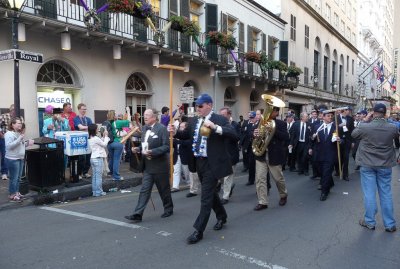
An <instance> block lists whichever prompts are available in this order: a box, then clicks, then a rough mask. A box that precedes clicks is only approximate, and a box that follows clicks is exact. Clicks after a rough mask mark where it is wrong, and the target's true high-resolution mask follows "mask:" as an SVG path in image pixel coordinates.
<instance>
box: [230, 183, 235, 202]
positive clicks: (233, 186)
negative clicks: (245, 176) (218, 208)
mask: <svg viewBox="0 0 400 269" xmlns="http://www.w3.org/2000/svg"><path fill="white" fill-rule="evenodd" d="M234 188H235V183H233V184H232V187H231V191H230V192H229V198H230V197H231V196H232V193H233V189H234Z"/></svg>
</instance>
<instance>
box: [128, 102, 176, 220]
mask: <svg viewBox="0 0 400 269" xmlns="http://www.w3.org/2000/svg"><path fill="white" fill-rule="evenodd" d="M144 122H145V124H146V126H145V128H144V130H143V131H142V140H141V141H142V144H141V146H140V147H135V148H132V151H133V152H135V153H137V152H140V151H141V152H142V156H143V161H144V170H143V179H142V188H141V190H140V195H139V200H138V203H137V205H136V208H135V210H134V212H133V214H132V215H129V216H125V218H126V219H129V220H131V221H133V222H141V221H142V216H143V212H144V210H145V208H146V205H147V203H148V201H149V199H150V197H151V190H152V189H153V185H154V183H155V184H156V186H157V190H158V193H159V194H160V197H161V200H162V203H163V206H164V214H162V215H161V217H162V218H166V217H169V216H171V215H172V214H173V208H174V206H173V203H172V198H171V190H170V185H169V180H168V179H169V156H168V154H169V135H168V131H167V128H166V127H165V126H163V125H162V124H160V123H158V122H157V112H156V111H155V110H154V109H147V110H146V111H145V112H144Z"/></svg>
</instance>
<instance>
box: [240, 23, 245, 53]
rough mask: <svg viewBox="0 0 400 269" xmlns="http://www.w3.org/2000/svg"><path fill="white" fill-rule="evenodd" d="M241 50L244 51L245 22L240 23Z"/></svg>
mask: <svg viewBox="0 0 400 269" xmlns="http://www.w3.org/2000/svg"><path fill="white" fill-rule="evenodd" d="M239 51H240V52H244V23H243V22H240V23H239Z"/></svg>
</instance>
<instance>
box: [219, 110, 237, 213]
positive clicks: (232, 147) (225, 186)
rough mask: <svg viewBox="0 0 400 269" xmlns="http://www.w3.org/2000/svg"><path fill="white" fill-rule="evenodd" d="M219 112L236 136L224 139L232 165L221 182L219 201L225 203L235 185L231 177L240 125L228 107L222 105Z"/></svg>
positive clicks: (235, 158) (235, 160)
mask: <svg viewBox="0 0 400 269" xmlns="http://www.w3.org/2000/svg"><path fill="white" fill-rule="evenodd" d="M219 114H220V115H222V116H224V117H225V118H226V119H227V120H228V122H229V124H230V125H231V126H232V128H233V129H234V130H235V132H236V138H228V139H225V146H226V149H227V151H228V154H229V157H230V160H231V165H232V171H233V173H232V174H230V175H229V176H226V177H224V182H223V183H222V191H223V194H222V199H221V203H222V204H223V205H224V204H227V203H228V201H229V198H230V197H231V195H232V191H233V188H234V187H235V183H233V178H234V177H235V168H236V164H237V163H238V162H239V145H238V142H239V136H240V126H239V124H238V123H237V122H236V121H233V120H232V111H231V109H230V108H229V107H223V108H221V109H220V110H219Z"/></svg>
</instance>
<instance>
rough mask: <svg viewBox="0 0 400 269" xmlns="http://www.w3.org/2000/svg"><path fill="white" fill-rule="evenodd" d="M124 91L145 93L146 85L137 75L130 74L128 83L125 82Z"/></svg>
mask: <svg viewBox="0 0 400 269" xmlns="http://www.w3.org/2000/svg"><path fill="white" fill-rule="evenodd" d="M125 88H126V90H128V91H129V90H130V91H132V90H134V91H142V92H143V91H144V92H145V91H147V85H146V83H145V81H144V80H143V79H142V78H141V77H140V76H139V75H138V74H136V73H135V74H132V75H131V76H130V77H129V78H128V81H127V82H126V86H125Z"/></svg>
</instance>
